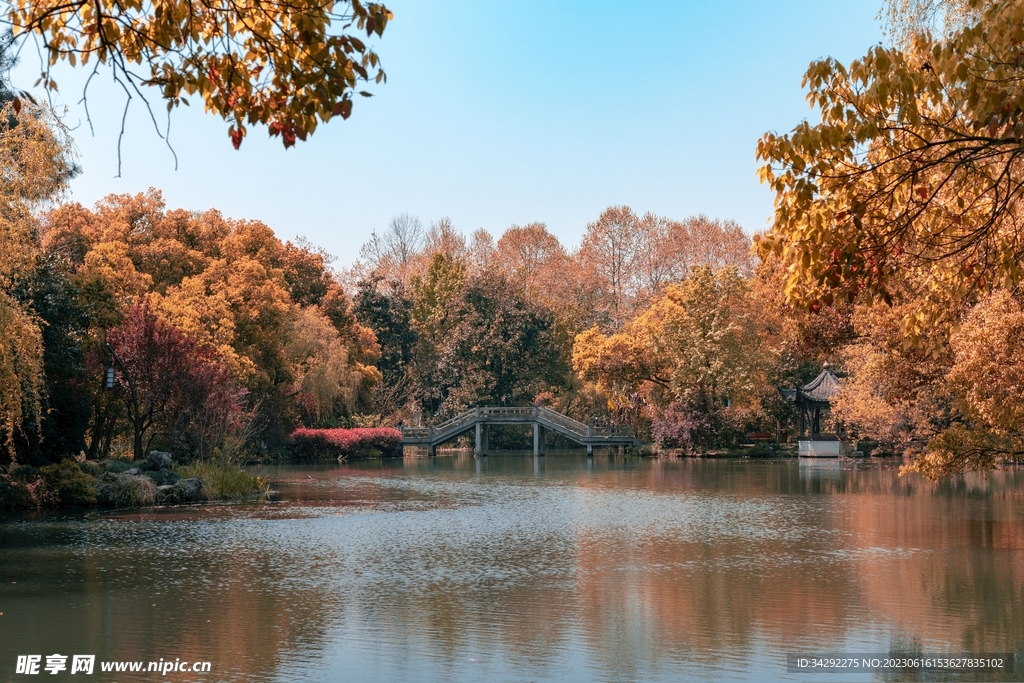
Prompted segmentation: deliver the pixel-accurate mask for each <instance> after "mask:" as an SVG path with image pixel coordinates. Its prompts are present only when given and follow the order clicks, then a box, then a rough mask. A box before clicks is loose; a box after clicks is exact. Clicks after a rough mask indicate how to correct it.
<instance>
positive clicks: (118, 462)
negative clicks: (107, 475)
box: [103, 458, 136, 474]
mask: <svg viewBox="0 0 1024 683" xmlns="http://www.w3.org/2000/svg"><path fill="white" fill-rule="evenodd" d="M133 467H136V465H134V464H133V463H130V462H128V461H127V460H122V459H121V458H112V459H110V460H104V461H103V468H104V469H105V470H106V471H107V472H113V473H114V474H120V473H121V472H127V471H128V470H130V469H131V468H133Z"/></svg>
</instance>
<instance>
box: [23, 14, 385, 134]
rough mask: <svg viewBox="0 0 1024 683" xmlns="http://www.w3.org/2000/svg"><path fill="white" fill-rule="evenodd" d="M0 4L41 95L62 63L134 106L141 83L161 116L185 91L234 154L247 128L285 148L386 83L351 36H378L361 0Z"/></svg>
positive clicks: (377, 19) (182, 100)
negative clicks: (368, 88) (99, 78)
mask: <svg viewBox="0 0 1024 683" xmlns="http://www.w3.org/2000/svg"><path fill="white" fill-rule="evenodd" d="M4 9H5V12H4V19H5V21H6V23H7V24H8V25H9V26H10V27H11V29H12V30H13V33H14V36H15V38H16V40H18V41H24V40H25V39H27V38H29V37H31V36H35V37H37V38H38V39H39V43H40V45H41V47H42V50H43V55H44V60H43V61H44V63H45V64H47V65H48V66H47V67H46V68H45V69H44V71H43V73H42V75H41V80H42V81H43V85H44V86H45V87H46V88H48V89H51V90H55V89H56V88H57V83H56V82H55V81H54V79H53V78H52V77H51V75H50V69H49V65H53V64H56V63H58V62H61V61H66V62H68V63H69V64H70V65H71V66H76V65H79V64H80V65H82V66H83V67H84V68H89V67H90V65H91V67H92V73H93V74H94V75H95V74H96V73H98V71H99V69H100V68H101V67H102V68H103V69H105V70H107V71H109V73H110V75H111V77H112V78H113V79H114V81H115V82H116V83H118V84H119V85H120V87H121V88H122V89H123V90H124V92H125V95H126V98H127V99H126V102H130V101H131V99H132V98H133V97H140V98H142V99H143V100H145V90H144V89H145V88H146V87H147V86H151V87H154V88H156V89H157V90H158V91H159V93H160V97H162V98H163V100H164V101H165V102H166V103H167V109H168V111H169V110H171V109H173V108H174V107H177V106H179V105H181V104H186V105H187V104H189V100H188V98H189V97H193V96H195V97H197V98H199V99H200V100H202V102H203V105H204V107H205V109H206V110H207V111H208V112H212V113H213V114H215V115H217V116H220V117H221V118H222V119H224V120H225V121H228V122H230V123H231V126H230V129H229V131H228V132H229V135H230V137H231V141H232V143H233V144H234V146H235V147H236V148H237V147H238V146H239V145H240V144H241V142H242V139H243V138H244V137H245V135H246V133H247V126H250V125H254V124H263V125H266V126H267V127H268V131H269V133H270V135H272V136H280V137H281V140H282V142H283V143H284V145H285V147H290V146H292V145H294V144H295V140H296V139H300V140H305V139H306V137H307V136H308V135H309V134H311V133H312V132H313V131H314V130H316V127H317V125H318V124H319V123H320V122H326V121H328V120H330V119H331V118H332V117H335V116H341V117H342V118H348V116H349V114H350V113H351V111H352V101H353V95H354V94H356V92H357V91H358V88H359V87H360V84H361V83H368V82H370V81H374V82H377V83H380V82H382V81H383V80H384V79H385V75H384V71H383V69H382V68H381V65H380V59H379V58H378V56H377V54H376V53H375V52H374V51H373V50H372V49H371V48H370V47H369V46H368V45H367V44H366V43H365V42H364V40H363V39H360V38H359V34H360V33H362V34H365V36H366V37H372V36H380V35H381V34H383V32H384V29H385V27H386V26H387V24H388V21H390V19H391V17H392V15H391V12H390V11H389V10H388V9H387V8H386V7H384V5H382V4H379V3H365V4H364V3H363V2H360V0H331V1H330V2H326V3H322V2H288V3H280V2H270V1H264V0H258V1H257V2H253V3H242V2H238V1H237V0H206V1H204V2H200V3H194V2H183V1H179V0H159V1H158V2H155V3H150V4H145V5H140V4H137V3H131V2H123V1H122V0H102V1H101V2H85V1H84V0H83V1H79V2H71V3H61V2H56V1H55V0H8V2H7V3H6V6H5V8H4ZM86 90H88V85H86ZM359 92H360V93H361V94H367V95H368V93H366V92H365V91H359ZM86 94H87V93H86ZM126 106H127V104H126ZM154 122H155V118H154ZM122 132H123V129H122Z"/></svg>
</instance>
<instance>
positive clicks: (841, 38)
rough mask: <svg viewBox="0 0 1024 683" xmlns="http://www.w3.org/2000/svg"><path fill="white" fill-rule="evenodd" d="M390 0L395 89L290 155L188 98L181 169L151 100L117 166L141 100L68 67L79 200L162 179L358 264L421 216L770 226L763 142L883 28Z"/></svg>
mask: <svg viewBox="0 0 1024 683" xmlns="http://www.w3.org/2000/svg"><path fill="white" fill-rule="evenodd" d="M387 4H388V6H389V7H390V8H391V9H392V11H393V12H394V14H395V19H394V21H393V22H392V23H391V24H390V25H389V26H388V29H387V30H386V32H385V34H384V37H383V38H381V39H379V40H377V41H376V48H377V51H378V53H379V54H380V56H381V58H382V59H383V62H384V66H385V68H386V70H387V72H388V83H387V84H386V85H380V86H374V87H373V88H372V90H373V91H374V92H375V97H373V98H371V99H367V100H364V99H361V98H360V100H359V101H358V102H357V103H356V106H355V108H354V111H353V114H352V117H351V118H350V119H349V120H348V121H342V120H340V119H337V120H335V121H332V122H331V123H329V124H328V125H326V126H322V127H321V128H320V129H319V130H318V131H317V133H316V134H315V135H313V136H312V137H311V138H310V139H309V141H308V142H306V143H298V145H297V146H296V147H295V148H293V149H289V150H285V149H284V148H283V147H282V146H281V143H280V141H279V139H276V138H275V139H273V140H270V139H269V138H268V137H267V136H266V132H265V130H264V129H254V130H251V131H250V133H249V136H248V138H246V140H245V142H244V143H243V145H242V148H241V150H239V151H235V150H234V149H232V147H231V144H230V141H229V139H228V136H227V126H226V124H225V123H223V122H222V121H220V120H219V119H217V118H214V117H212V116H208V115H204V114H203V113H202V110H201V106H193V107H191V108H182V109H178V110H176V111H175V112H174V114H173V117H172V122H171V140H172V142H173V144H174V148H175V151H176V153H177V156H178V170H177V171H175V170H174V161H173V158H172V156H171V154H170V152H169V151H168V150H167V149H166V147H165V146H164V144H163V142H162V141H161V140H160V139H159V138H157V137H156V135H154V133H153V131H152V126H151V124H150V123H149V120H148V115H147V114H146V113H145V110H144V109H143V108H142V107H141V106H133V108H132V110H131V112H130V114H129V117H128V130H127V133H126V136H125V141H124V144H123V148H122V149H123V165H122V177H121V178H115V177H114V176H115V175H116V173H117V158H116V148H117V134H118V129H119V126H120V120H121V107H122V105H123V101H124V99H123V95H122V94H121V93H120V92H119V91H118V90H117V89H115V88H114V87H113V85H112V84H111V83H110V82H109V77H108V78H105V79H99V78H98V79H96V80H94V81H93V84H92V86H91V88H90V98H89V102H90V111H91V112H92V115H93V122H94V125H95V134H94V135H91V134H90V133H89V130H88V127H87V126H86V124H85V122H84V111H83V109H82V107H81V105H79V104H77V101H78V99H79V98H80V96H81V86H82V84H83V83H84V80H85V75H86V74H85V72H83V71H82V70H81V69H78V70H75V69H71V68H70V67H67V66H61V67H58V68H57V70H56V71H55V72H54V73H55V77H56V80H57V81H58V83H59V84H60V88H61V91H60V93H59V94H58V95H57V96H56V97H55V103H57V104H66V105H67V106H68V112H67V114H66V121H67V122H68V124H69V125H75V124H78V123H80V124H81V125H80V127H79V128H77V129H76V131H75V133H74V135H75V139H76V144H77V146H78V149H79V153H80V155H81V163H82V167H83V169H84V173H83V174H82V175H81V176H80V177H79V178H78V179H76V180H75V181H74V182H73V185H72V193H73V199H74V200H76V201H80V202H82V203H83V204H86V205H91V204H92V203H93V202H95V201H96V200H97V199H99V198H101V197H103V196H105V195H107V194H109V193H125V192H130V193H134V192H140V191H144V190H145V189H146V188H148V187H156V188H159V189H160V190H162V191H163V193H164V197H165V199H166V201H167V204H168V206H170V207H182V208H187V209H207V208H211V207H213V208H217V209H220V210H221V211H222V212H223V213H224V214H225V215H227V216H231V217H235V218H254V219H259V220H262V221H264V222H266V223H267V224H268V225H270V226H271V227H272V228H273V229H274V230H275V232H276V233H277V234H278V235H279V236H280V237H282V238H285V239H290V238H293V237H295V236H297V235H302V236H305V237H307V238H308V239H309V240H310V241H312V242H313V243H314V244H318V245H321V246H323V247H325V248H326V249H327V250H328V251H329V252H331V253H333V254H335V255H336V256H338V264H337V265H338V266H345V265H347V264H349V263H351V262H352V261H353V260H354V259H355V258H356V256H357V255H358V250H359V246H360V245H361V244H362V243H363V242H364V241H365V240H366V238H367V237H368V236H369V234H370V232H371V231H372V230H374V229H381V228H383V227H385V226H386V225H387V223H388V221H389V219H390V218H391V217H392V216H393V215H395V214H398V213H401V212H409V213H412V214H416V215H418V216H419V217H420V218H421V219H422V220H423V221H424V222H425V223H429V222H431V221H433V220H436V219H438V218H440V217H441V216H448V217H450V218H451V220H452V222H453V224H454V225H455V227H456V228H458V229H460V230H461V231H463V232H464V233H466V234H469V233H471V232H472V231H473V230H475V229H476V228H479V227H484V228H486V229H487V230H489V231H490V232H491V233H492V234H494V235H495V236H497V235H500V234H501V232H502V231H503V230H504V229H505V228H507V227H508V226H510V225H512V224H520V225H522V224H525V223H529V222H531V221H542V222H544V223H547V225H548V227H549V229H550V230H551V231H552V232H554V233H555V234H556V235H557V236H558V237H559V238H560V239H561V240H562V242H563V243H564V244H567V245H569V246H574V245H575V244H577V243H578V241H579V238H580V236H581V235H582V234H583V231H584V230H585V228H586V224H587V223H588V222H590V221H593V220H594V219H595V218H596V217H597V216H598V214H600V212H601V211H602V210H603V209H604V208H605V207H607V206H610V205H614V204H628V205H630V206H632V207H633V208H634V210H636V211H638V212H646V211H653V212H655V213H658V214H662V215H667V216H670V217H673V218H684V217H686V216H690V215H694V214H698V213H704V214H707V215H709V216H713V217H718V218H729V219H733V220H736V221H738V222H739V223H740V224H741V225H742V226H743V227H744V228H745V229H746V230H747V231H748V232H753V231H755V230H760V229H762V228H764V227H765V226H766V225H767V221H768V219H769V218H770V216H771V209H772V197H771V194H770V193H769V192H768V190H767V189H766V188H764V187H763V186H761V185H760V184H759V183H758V181H757V178H756V175H755V172H756V168H757V164H756V162H755V159H754V150H755V146H756V144H757V140H758V138H759V137H760V136H761V135H762V134H763V133H764V132H766V131H768V130H775V131H779V132H783V131H788V130H790V129H791V128H793V126H795V125H796V124H797V123H798V122H799V121H800V120H801V119H803V118H805V117H807V116H808V115H809V112H810V110H809V109H808V107H807V104H806V103H805V100H804V93H803V91H802V90H801V88H800V79H801V76H802V75H803V73H804V71H805V69H806V67H807V64H808V63H809V62H810V61H811V60H813V59H817V58H821V57H825V56H833V57H836V58H838V59H840V60H843V61H849V60H851V59H853V58H855V57H858V56H860V55H862V54H863V53H864V52H865V51H866V50H867V48H868V47H870V46H871V45H872V44H874V43H877V42H879V41H880V40H881V37H882V36H881V32H880V29H879V24H878V21H877V20H876V15H877V13H878V8H879V4H880V1H879V0H873V1H867V2H865V1H863V0H848V1H845V2H836V1H835V0H828V1H826V0H801V1H794V2H764V1H763V0H762V1H760V2H754V1H747V0H742V1H735V2H717V3H716V2H682V1H676V2H672V1H668V0H634V1H632V2H627V3H622V2H616V3H613V2H605V1H603V0H592V1H590V2H582V1H569V0H548V1H547V2H540V1H538V0H519V1H517V2H486V1H485V2H480V1H479V0H477V1H475V2H470V1H469V0H434V1H430V0H418V1H415V0H393V2H388V3H387ZM37 65H38V62H37V60H36V59H35V57H34V56H33V55H32V54H31V53H30V52H29V51H26V52H24V53H23V55H22V63H21V65H20V66H19V67H18V70H17V72H16V73H15V78H16V83H15V84H16V85H17V86H21V87H24V86H26V85H30V84H31V83H32V81H33V80H34V78H35V73H36V72H37V71H38V66H37ZM154 102H156V105H157V106H156V110H157V111H158V112H159V111H161V110H162V109H163V107H162V106H161V104H160V103H159V102H157V101H156V99H155V98H154ZM193 104H194V105H196V104H198V103H197V102H194V103H193Z"/></svg>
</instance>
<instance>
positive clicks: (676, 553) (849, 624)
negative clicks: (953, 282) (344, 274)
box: [0, 452, 1024, 683]
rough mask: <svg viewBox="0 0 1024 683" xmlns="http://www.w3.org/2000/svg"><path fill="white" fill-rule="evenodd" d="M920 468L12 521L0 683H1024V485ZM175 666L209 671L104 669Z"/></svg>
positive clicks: (386, 487) (745, 471) (340, 470)
mask: <svg viewBox="0 0 1024 683" xmlns="http://www.w3.org/2000/svg"><path fill="white" fill-rule="evenodd" d="M897 469H898V468H897V465H896V464H895V463H894V462H891V461H888V462H887V461H881V460H865V461H861V462H853V463H844V464H841V463H839V462H824V463H816V464H813V465H809V464H806V463H801V462H798V461H797V460H793V459H769V460H760V459H758V460H753V459H746V460H744V459H720V460H714V459H700V460H697V459H693V460H650V459H644V460H638V459H632V458H631V459H626V458H622V457H616V456H613V455H607V454H600V453H599V454H597V455H596V456H595V457H593V458H591V459H588V458H587V457H586V456H585V455H584V454H583V453H582V452H563V453H549V454H548V455H547V456H546V457H542V458H533V457H532V456H531V455H528V454H525V455H524V454H496V455H492V456H490V457H487V458H480V459H475V458H473V457H472V455H471V454H465V453H460V454H457V455H442V456H440V457H437V458H431V459H427V458H405V459H399V460H377V461H364V462H355V463H351V464H346V465H337V464H332V465H331V466H305V467H302V466H281V467H267V468H262V471H263V472H264V473H265V474H266V475H268V476H269V477H270V478H271V479H272V481H273V482H274V484H273V488H274V489H275V490H276V491H277V494H276V496H275V498H276V500H273V501H271V502H267V503H263V504H257V503H249V504H237V505H210V506H204V507H196V508H176V509H157V510H144V511H137V512H96V511H90V512H87V513H83V512H77V513H76V512H68V513H63V514H41V513H33V514H9V515H7V516H5V517H0V612H2V613H3V614H2V616H0V672H2V673H0V679H2V680H33V678H32V677H30V676H25V675H17V674H16V673H15V671H16V665H17V660H18V656H19V655H21V656H26V655H40V656H41V663H40V664H39V666H40V673H41V674H42V676H45V680H65V679H70V680H78V679H79V678H80V676H79V675H78V674H75V675H74V676H72V675H70V668H71V667H70V663H71V660H70V659H69V660H68V667H67V670H63V671H60V672H59V674H60V675H57V676H51V675H48V674H47V673H46V671H44V670H43V669H42V667H44V666H45V665H46V664H47V656H48V655H54V654H59V655H63V656H71V655H75V654H84V655H95V662H96V665H95V666H96V670H95V673H94V674H93V675H92V676H86V677H85V678H84V680H87V681H88V680H101V681H106V680H118V681H120V680H129V681H130V680H167V681H268V682H269V681H275V682H277V681H280V682H291V681H375V682H376V681H396V682H397V681H402V682H406V681H431V682H433V681H437V682H441V681H485V682H486V681H524V682H525V681H581V682H582V681H666V682H668V681H681V680H692V679H705V680H734V681H760V680H794V681H806V682H807V683H811V681H819V680H829V681H859V680H938V679H937V678H934V677H933V678H929V677H927V675H925V674H913V675H911V677H909V678H908V677H907V676H908V674H907V673H906V672H904V673H903V674H892V673H878V672H876V673H868V672H861V673H858V674H834V673H833V674H827V675H821V674H819V675H813V674H810V675H809V674H807V673H797V672H790V670H789V669H788V668H787V654H794V653H812V654H813V653H877V654H878V655H879V656H881V655H907V654H915V653H940V654H955V655H960V654H972V655H980V654H995V653H1015V654H1016V659H1017V660H1018V662H1019V663H1018V664H1017V666H1016V669H1017V673H1006V672H990V673H983V674H975V675H972V676H968V677H966V678H957V677H955V676H954V677H952V678H948V677H947V678H944V679H943V680H1024V675H1022V673H1020V672H1022V671H1024V471H1022V470H1019V469H1018V470H1011V471H1003V472H996V473H992V474H989V475H988V476H982V475H971V476H967V477H963V478H960V479H957V480H955V481H950V482H944V483H941V484H933V483H930V482H928V481H926V480H923V479H921V478H919V477H917V476H910V477H903V478H900V477H898V476H897ZM160 660H163V662H166V663H168V666H169V665H170V663H172V662H178V663H180V662H196V661H199V662H209V663H210V669H211V670H210V672H209V673H202V674H199V673H192V672H190V671H188V672H185V671H174V670H171V671H170V672H169V673H167V674H166V675H162V674H160V673H145V672H144V673H139V674H115V673H103V672H102V671H100V665H101V663H102V662H115V661H122V662H132V661H139V662H144V663H148V662H160ZM22 661H23V662H24V661H25V660H22ZM57 661H58V662H59V660H57ZM161 666H163V664H161ZM914 676H919V677H914Z"/></svg>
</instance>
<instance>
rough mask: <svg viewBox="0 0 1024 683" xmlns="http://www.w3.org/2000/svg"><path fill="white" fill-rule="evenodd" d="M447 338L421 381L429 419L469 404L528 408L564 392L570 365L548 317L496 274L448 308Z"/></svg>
mask: <svg viewBox="0 0 1024 683" xmlns="http://www.w3.org/2000/svg"><path fill="white" fill-rule="evenodd" d="M447 308H448V315H447V316H446V318H447V320H448V321H449V322H450V325H451V326H450V327H449V328H448V331H447V332H446V333H445V334H444V335H443V336H442V337H440V338H439V339H437V341H436V347H437V349H436V355H435V356H434V360H433V362H432V363H431V364H430V366H429V367H426V368H424V369H423V371H422V372H421V374H420V375H419V378H418V379H419V385H418V387H417V391H418V395H419V396H420V397H421V400H422V401H423V402H424V404H425V405H426V406H427V407H428V408H430V409H431V410H432V412H436V413H439V414H441V415H452V414H455V413H458V412H461V411H462V410H465V409H466V408H469V407H472V406H475V405H501V406H511V405H528V404H530V403H533V401H534V399H535V397H536V396H537V395H538V394H540V393H541V392H543V391H545V390H549V389H551V387H552V386H560V385H564V384H565V382H566V378H565V375H566V374H568V370H569V365H568V358H567V356H566V354H565V350H564V348H563V346H562V345H561V344H559V343H558V340H557V338H556V336H555V333H554V325H553V322H554V316H553V315H552V314H551V313H550V312H549V311H547V310H546V309H544V308H543V307H541V306H538V305H537V304H536V303H533V302H531V301H529V300H527V299H525V298H524V297H523V296H522V295H521V294H519V293H518V292H517V291H516V289H515V288H513V287H511V286H509V283H508V282H507V281H506V280H505V278H504V277H503V276H502V275H501V274H498V273H494V272H485V273H480V274H478V275H476V276H475V277H473V278H471V279H470V280H468V281H467V283H466V285H465V287H464V288H463V289H462V290H461V291H459V292H458V296H456V297H454V298H453V299H451V300H450V301H449V302H448V305H447Z"/></svg>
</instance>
